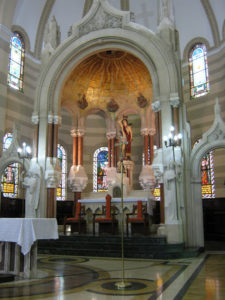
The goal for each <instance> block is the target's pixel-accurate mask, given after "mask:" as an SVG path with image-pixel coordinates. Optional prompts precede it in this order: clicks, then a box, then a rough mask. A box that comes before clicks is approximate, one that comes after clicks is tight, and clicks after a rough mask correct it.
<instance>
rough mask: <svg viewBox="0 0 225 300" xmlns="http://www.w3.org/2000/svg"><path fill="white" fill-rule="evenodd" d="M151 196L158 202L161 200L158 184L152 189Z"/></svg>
mask: <svg viewBox="0 0 225 300" xmlns="http://www.w3.org/2000/svg"><path fill="white" fill-rule="evenodd" d="M153 195H154V196H155V200H157V201H160V200H161V192H160V184H158V185H157V186H156V187H155V188H154V192H153Z"/></svg>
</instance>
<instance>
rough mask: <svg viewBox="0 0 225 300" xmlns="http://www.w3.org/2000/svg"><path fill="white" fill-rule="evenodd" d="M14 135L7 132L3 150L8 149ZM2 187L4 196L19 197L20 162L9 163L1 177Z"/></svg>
mask: <svg viewBox="0 0 225 300" xmlns="http://www.w3.org/2000/svg"><path fill="white" fill-rule="evenodd" d="M12 138H13V135H12V134H11V133H6V134H5V135H4V138H3V151H6V150H7V149H8V148H9V146H10V144H11V142H12ZM1 189H2V192H3V196H4V197H9V198H17V197H18V191H19V164H18V163H14V164H11V165H8V166H7V167H6V168H5V170H4V172H3V175H2V178H1Z"/></svg>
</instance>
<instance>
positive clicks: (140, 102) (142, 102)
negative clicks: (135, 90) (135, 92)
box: [137, 93, 148, 108]
mask: <svg viewBox="0 0 225 300" xmlns="http://www.w3.org/2000/svg"><path fill="white" fill-rule="evenodd" d="M147 104H148V100H147V99H146V98H145V97H144V96H143V95H142V94H141V93H139V97H137V105H138V106H139V107H140V108H144V107H146V105H147Z"/></svg>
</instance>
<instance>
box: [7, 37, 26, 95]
mask: <svg viewBox="0 0 225 300" xmlns="http://www.w3.org/2000/svg"><path fill="white" fill-rule="evenodd" d="M23 65H24V44H23V41H22V39H21V37H20V36H19V34H18V33H15V34H14V36H13V37H12V38H11V43H10V56H9V74H8V84H9V86H11V87H13V88H15V89H17V90H22V88H23Z"/></svg>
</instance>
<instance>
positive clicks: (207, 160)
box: [201, 151, 216, 198]
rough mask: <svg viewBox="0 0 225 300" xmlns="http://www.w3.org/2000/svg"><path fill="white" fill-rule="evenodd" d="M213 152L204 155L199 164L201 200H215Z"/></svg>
mask: <svg viewBox="0 0 225 300" xmlns="http://www.w3.org/2000/svg"><path fill="white" fill-rule="evenodd" d="M213 155H214V153H213V151H210V152H209V153H207V154H206V155H204V157H203V159H202V162H201V179H202V198H215V197H216V194H215V176H214V166H213Z"/></svg>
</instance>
